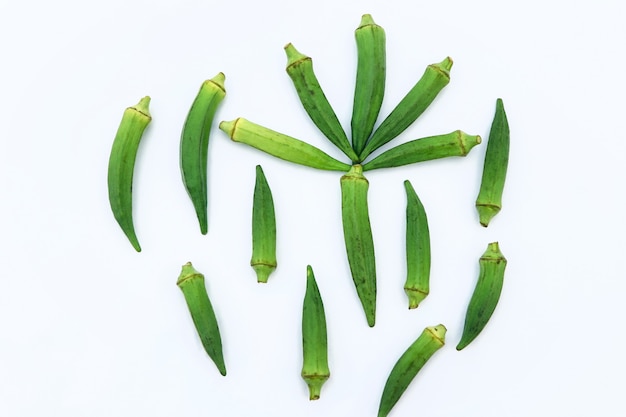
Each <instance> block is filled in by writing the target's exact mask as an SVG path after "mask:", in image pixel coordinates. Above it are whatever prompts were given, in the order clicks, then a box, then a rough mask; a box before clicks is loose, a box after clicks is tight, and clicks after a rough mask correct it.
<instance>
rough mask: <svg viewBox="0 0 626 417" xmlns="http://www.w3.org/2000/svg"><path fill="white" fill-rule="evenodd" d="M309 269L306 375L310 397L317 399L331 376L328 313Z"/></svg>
mask: <svg viewBox="0 0 626 417" xmlns="http://www.w3.org/2000/svg"><path fill="white" fill-rule="evenodd" d="M306 272H307V276H306V293H305V295H304V303H303V307H302V378H303V379H304V381H305V382H306V384H307V385H308V387H309V399H311V400H317V399H319V398H320V390H321V389H322V385H324V383H325V382H326V381H327V380H328V378H329V377H330V370H329V369H328V341H327V334H326V315H325V313H324V303H323V302H322V297H321V295H320V291H319V289H318V287H317V283H316V282H315V276H314V275H313V269H312V268H311V266H310V265H308V266H307V271H306Z"/></svg>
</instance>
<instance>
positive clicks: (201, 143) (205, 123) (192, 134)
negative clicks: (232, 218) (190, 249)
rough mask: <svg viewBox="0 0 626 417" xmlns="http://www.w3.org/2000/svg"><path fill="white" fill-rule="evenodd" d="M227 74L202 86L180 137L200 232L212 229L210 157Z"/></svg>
mask: <svg viewBox="0 0 626 417" xmlns="http://www.w3.org/2000/svg"><path fill="white" fill-rule="evenodd" d="M224 79H225V77H224V74H223V73H221V72H220V73H219V74H217V75H216V76H215V77H213V78H211V79H210V80H206V81H205V82H204V83H202V86H201V87H200V91H199V92H198V95H197V96H196V98H195V100H194V101H193V104H192V105H191V109H190V110H189V113H188V114H187V118H186V119H185V124H184V126H183V131H182V134H181V137H180V171H181V174H182V177H183V184H184V185H185V189H186V190H187V194H189V197H190V198H191V201H192V203H193V206H194V209H195V211H196V216H197V217H198V222H199V223H200V232H201V233H202V234H203V235H205V234H206V233H207V230H208V219H207V203H208V187H207V156H208V149H209V134H210V132H211V125H212V123H213V116H214V115H215V112H216V110H217V108H218V106H219V104H220V103H221V102H222V100H223V99H224V96H225V95H226V90H225V89H224Z"/></svg>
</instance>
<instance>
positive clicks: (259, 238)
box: [250, 165, 277, 283]
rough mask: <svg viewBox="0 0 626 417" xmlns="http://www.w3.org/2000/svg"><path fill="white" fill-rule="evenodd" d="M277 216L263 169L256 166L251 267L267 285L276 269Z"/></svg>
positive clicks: (259, 280)
mask: <svg viewBox="0 0 626 417" xmlns="http://www.w3.org/2000/svg"><path fill="white" fill-rule="evenodd" d="M276 265H277V263H276V215H275V213H274V199H273V198H272V190H271V189H270V186H269V184H268V183H267V179H266V178H265V174H264V173H263V168H261V165H257V166H256V183H255V186H254V199H253V203H252V259H251V260H250V266H252V268H253V269H254V271H255V272H256V275H257V282H261V283H266V282H267V279H268V277H269V276H270V274H271V273H272V272H274V270H275V269H276Z"/></svg>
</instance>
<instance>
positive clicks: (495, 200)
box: [476, 98, 510, 227]
mask: <svg viewBox="0 0 626 417" xmlns="http://www.w3.org/2000/svg"><path fill="white" fill-rule="evenodd" d="M509 136H510V135H509V122H508V121H507V119H506V113H505V111H504V104H503V103H502V99H500V98H499V99H498V100H497V102H496V114H495V116H494V118H493V122H492V124H491V131H490V132H489V141H488V142H487V150H486V153H485V162H484V165H483V178H482V181H481V183H480V192H479V193H478V198H477V199H476V209H477V210H478V216H479V218H480V224H482V225H483V226H485V227H487V226H488V225H489V221H490V220H491V219H492V218H493V217H494V216H495V215H496V214H498V213H499V212H500V209H501V208H502V191H503V190H504V180H505V179H506V170H507V166H508V164H509V140H510V138H509Z"/></svg>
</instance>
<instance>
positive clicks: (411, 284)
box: [404, 180, 430, 309]
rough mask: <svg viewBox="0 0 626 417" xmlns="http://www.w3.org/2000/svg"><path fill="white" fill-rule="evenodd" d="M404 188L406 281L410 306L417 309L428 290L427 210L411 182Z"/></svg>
mask: <svg viewBox="0 0 626 417" xmlns="http://www.w3.org/2000/svg"><path fill="white" fill-rule="evenodd" d="M404 188H405V190H406V198H407V204H406V264H407V266H406V282H405V283H404V291H405V292H406V295H407V296H408V297H409V308H410V309H413V308H417V307H418V306H419V304H420V303H421V302H422V301H423V300H424V299H425V298H426V297H427V296H428V293H429V291H430V233H429V231H428V219H427V217H426V211H425V210H424V206H423V205H422V202H421V201H420V199H419V197H418V196H417V193H416V192H415V189H414V188H413V186H412V185H411V183H410V182H409V181H408V180H406V181H404Z"/></svg>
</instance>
